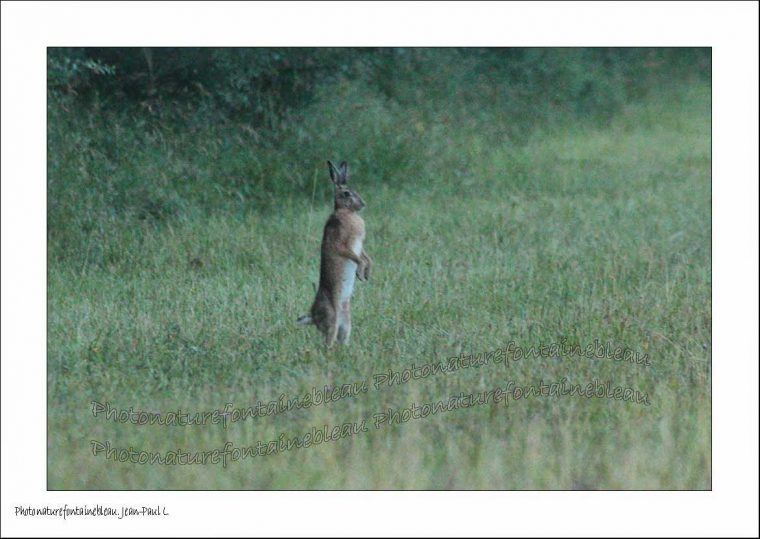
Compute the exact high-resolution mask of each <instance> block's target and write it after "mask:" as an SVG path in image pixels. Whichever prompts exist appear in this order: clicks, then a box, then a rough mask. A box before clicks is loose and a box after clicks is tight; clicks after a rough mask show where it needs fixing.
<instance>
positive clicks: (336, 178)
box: [327, 161, 344, 185]
mask: <svg viewBox="0 0 760 539" xmlns="http://www.w3.org/2000/svg"><path fill="white" fill-rule="evenodd" d="M327 168H328V169H329V170H330V179H331V180H332V181H333V183H334V184H335V185H338V184H340V183H344V182H341V174H340V171H339V170H338V169H337V168H335V165H333V164H332V161H327Z"/></svg>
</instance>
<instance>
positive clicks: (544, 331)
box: [48, 73, 711, 489]
mask: <svg viewBox="0 0 760 539" xmlns="http://www.w3.org/2000/svg"><path fill="white" fill-rule="evenodd" d="M462 76H463V77H464V76H468V75H467V74H466V73H465V74H464V75H462ZM367 80H368V79H367ZM367 80H365V79H361V78H351V77H338V78H337V79H335V80H332V81H330V82H329V83H327V84H324V85H321V86H319V87H317V88H316V89H315V91H314V93H313V95H312V97H311V98H310V101H309V103H307V104H305V105H304V106H303V107H300V108H298V109H293V110H291V111H290V112H288V113H287V114H286V115H285V116H282V117H280V118H279V120H277V121H278V122H280V123H279V124H278V125H277V126H276V128H275V127H271V126H270V127H262V125H260V124H256V123H255V122H247V121H246V120H245V119H241V118H239V117H237V118H236V117H235V116H234V115H233V116H229V115H220V116H218V117H214V116H213V115H212V110H211V109H196V108H194V107H193V106H190V105H186V106H185V108H182V106H181V105H179V104H175V105H172V106H171V107H170V109H169V110H162V111H161V110H159V111H156V110H143V111H140V110H139V109H135V108H129V107H126V108H124V109H123V110H118V109H114V108H113V107H111V106H109V105H107V104H103V103H100V104H99V103H98V102H97V100H95V101H92V102H89V103H88V106H87V107H83V106H82V105H81V104H80V103H78V102H76V101H75V100H70V99H69V98H62V99H61V100H60V101H58V100H55V101H51V106H50V108H49V156H48V158H49V179H48V182H49V191H48V193H49V196H48V206H49V238H48V252H49V260H48V262H49V266H48V303H49V304H48V311H49V327H48V396H49V417H48V434H49V447H48V450H49V453H48V466H49V468H48V482H49V487H50V488H53V489H91V488H97V489H142V488H150V489H278V488H290V489H294V488H322V489H333V488H360V489H365V488H366V489H369V488H381V489H383V488H385V489H420V488H422V489H429V488H433V489H443V488H476V489H525V488H538V489H579V488H580V489H596V488H607V489H609V488H612V489H649V488H654V489H706V488H710V486H711V469H710V456H711V448H710V421H711V418H710V379H711V363H710V362H711V355H710V350H711V333H710V331H711V330H710V326H711V318H710V316H711V314H710V313H711V306H710V287H711V275H710V91H709V85H708V84H707V83H706V82H703V81H700V80H687V81H681V82H678V83H673V84H672V85H671V86H670V87H667V88H655V89H653V90H651V91H650V92H649V93H648V95H646V96H639V98H637V99H626V100H623V101H621V102H620V103H619V106H618V107H616V109H615V110H614V112H613V111H610V112H609V114H606V113H603V111H602V112H600V114H601V116H597V115H595V114H590V115H589V116H591V117H585V116H584V115H583V114H580V115H578V112H577V111H575V112H572V113H568V115H564V114H563V113H562V112H561V111H554V112H553V113H552V114H548V113H547V116H546V118H544V119H543V120H542V121H541V122H539V123H537V124H536V125H529V124H530V122H529V121H528V122H527V123H526V120H525V119H516V120H515V124H517V125H519V126H521V127H520V128H519V129H517V128H510V124H511V117H507V116H505V114H506V112H505V111H507V110H508V107H498V106H496V105H493V106H491V107H489V106H487V105H484V104H483V102H478V103H477V104H471V106H470V108H468V107H467V105H466V102H462V103H461V105H462V107H460V108H454V107H452V106H451V103H450V102H447V101H446V100H445V97H446V96H449V95H451V94H452V91H449V89H446V88H439V89H437V91H439V92H440V93H439V94H435V93H434V92H433V93H431V95H437V97H436V98H435V99H434V100H432V101H431V102H429V103H426V102H425V100H424V99H421V98H420V97H419V96H416V97H415V96H414V95H413V94H414V92H417V91H424V85H421V88H422V89H419V90H418V89H415V88H413V87H412V86H409V85H401V84H400V83H399V84H398V88H392V87H388V88H382V87H380V89H378V87H377V86H373V85H372V84H371V80H370V82H368V81H367ZM398 80H403V73H400V74H398ZM459 82H461V81H459ZM452 84H453V85H455V86H458V87H461V84H459V83H458V82H457V80H456V79H455V80H454V81H453V82H452ZM476 87H477V85H475V86H471V87H469V88H471V89H472V88H476ZM432 90H435V89H431V92H432ZM454 93H455V92H454ZM452 99H453V98H452ZM486 101H487V100H486ZM480 105H483V106H482V107H481V106H480ZM147 106H148V105H146V107H147ZM150 106H154V104H150ZM579 106H580V105H579ZM536 110H538V109H536ZM599 110H600V109H595V111H597V112H599ZM209 118H214V119H213V120H209ZM327 158H333V159H347V160H348V161H349V163H350V166H351V171H352V178H353V179H352V183H353V185H354V186H355V187H356V188H357V190H358V191H359V192H360V193H361V194H362V196H363V198H364V199H365V200H366V201H367V203H368V206H367V208H366V210H365V211H364V218H365V220H366V222H367V229H368V235H367V242H366V249H367V251H368V252H369V253H370V255H371V256H372V257H373V259H374V260H375V266H374V268H373V275H372V278H371V280H370V281H369V282H368V283H358V285H357V288H356V291H355V295H354V300H353V321H354V331H353V334H352V343H351V345H350V347H347V348H343V349H340V348H337V349H333V350H329V351H328V350H325V349H324V348H323V347H322V346H321V341H320V338H319V336H318V334H317V332H316V331H314V330H313V329H306V330H304V329H299V328H297V327H296V326H295V325H294V320H295V318H296V317H297V316H298V315H300V314H302V313H303V312H305V311H306V309H307V308H308V306H309V304H310V302H311V300H312V299H313V286H314V283H316V281H317V280H318V267H319V264H318V256H319V242H320V239H321V231H322V230H321V229H322V226H323V224H324V220H325V219H326V217H327V215H328V214H329V212H330V208H331V205H330V194H331V192H330V185H329V179H328V176H327V172H326V168H325V165H324V160H325V159H327ZM597 339H598V340H599V341H600V342H604V343H607V342H610V343H612V345H613V346H626V347H628V348H631V349H634V350H637V351H639V352H640V353H646V354H648V356H649V358H650V361H651V365H649V366H644V365H635V364H629V363H623V362H615V361H611V360H604V359H588V358H583V357H558V358H547V357H541V358H533V359H524V360H521V361H516V362H511V363H510V364H509V367H508V368H505V367H504V366H498V365H488V366H484V367H480V368H470V369H462V370H461V371H458V372H456V373H454V374H438V375H435V376H430V377H427V378H425V379H424V380H413V381H410V382H408V383H406V384H402V385H398V386H394V387H383V388H380V389H378V390H373V389H372V388H371V387H370V391H368V392H367V393H366V394H362V395H357V396H355V397H349V398H346V399H342V400H340V401H338V402H335V403H332V404H326V405H321V406H315V407H311V408H308V409H303V410H297V411H291V412H288V413H285V414H281V415H277V416H273V417H266V418H253V419H248V420H246V421H241V422H237V423H234V424H231V425H230V426H229V428H227V429H224V428H222V426H220V425H206V426H187V427H167V426H159V425H152V426H145V425H143V426H139V425H131V424H118V423H115V422H112V421H107V420H105V419H104V418H103V417H102V416H99V417H93V415H92V413H91V404H90V403H91V401H98V402H101V403H105V402H106V401H108V402H110V403H111V405H112V406H116V407H119V408H125V409H128V408H130V407H134V409H135V410H144V411H155V412H162V413H165V412H168V411H174V410H177V409H182V410H187V411H190V412H203V411H210V410H214V409H218V408H223V407H224V405H225V404H226V403H233V404H234V405H235V407H240V408H244V407H247V406H251V405H254V404H255V403H256V402H257V401H269V400H273V399H277V398H279V396H280V395H281V394H283V393H285V394H287V395H289V396H291V397H293V396H297V395H303V394H304V393H306V392H308V391H310V390H311V388H312V387H318V388H321V387H322V386H323V385H325V384H327V383H328V380H330V381H331V382H332V384H333V385H335V386H337V387H340V385H342V384H350V383H353V382H357V381H360V380H369V381H371V380H372V376H373V375H374V374H377V373H382V372H387V371H388V370H389V369H395V370H402V369H405V368H410V367H412V366H413V365H421V364H424V363H428V362H435V361H439V360H444V359H446V358H449V357H452V356H458V355H459V354H461V353H465V354H468V353H470V354H473V353H478V352H486V351H490V350H494V349H496V348H499V347H502V346H506V345H507V344H508V343H509V342H511V341H514V342H515V343H516V344H517V345H519V346H523V347H526V348H527V347H530V346H534V345H539V344H541V343H544V344H548V343H555V342H567V343H578V344H582V345H585V344H588V343H592V342H593V341H594V340H597ZM562 377H567V378H568V380H569V381H570V382H572V383H581V384H586V383H588V382H589V381H591V380H593V379H595V378H596V379H599V380H603V381H606V380H610V381H612V382H613V384H614V385H620V386H626V387H634V388H637V389H639V390H641V391H643V392H646V393H647V394H648V395H649V399H650V401H651V406H642V405H636V404H632V403H624V402H616V401H610V400H607V399H598V398H592V399H581V398H578V397H562V398H548V397H546V398H545V397H535V398H529V399H525V400H521V401H515V402H511V403H510V405H509V406H508V407H505V406H483V407H477V408H472V409H466V410H458V411H453V412H448V413H445V414H438V415H435V416H430V417H427V418H425V419H420V420H415V421H409V422H407V423H404V424H402V425H394V426H388V427H385V428H382V429H377V430H376V429H374V428H371V429H370V431H369V432H366V433H360V434H357V435H356V436H352V437H350V438H346V439H344V440H340V441H337V442H331V443H326V444H321V445H319V446H315V447H311V448H307V449H299V450H291V451H287V452H283V453H281V454H279V455H270V456H264V457H257V458H256V459H253V460H248V461H242V462H238V463H233V464H230V465H229V466H228V467H226V468H223V467H221V466H218V465H217V466H215V465H207V466H179V465H178V466H158V465H137V464H130V463H119V462H113V461H109V460H106V459H104V458H103V457H102V455H101V456H98V457H95V456H93V455H92V453H91V452H90V441H91V440H98V441H102V442H105V441H109V442H110V443H111V444H112V446H114V447H119V448H129V447H130V446H131V447H134V448H135V449H136V450H148V451H171V450H176V449H177V448H183V449H186V450H188V451H191V452H194V451H207V450H212V449H216V448H220V447H222V446H223V445H224V443H225V442H226V441H230V442H232V443H233V444H234V445H235V446H238V447H240V446H248V445H255V443H256V441H259V440H261V441H268V440H274V439H277V438H278V437H279V436H280V434H281V433H285V434H286V435H287V436H289V437H291V436H296V435H300V434H303V433H304V432H307V431H309V430H310V429H311V427H312V426H316V427H321V426H322V425H330V426H332V425H336V424H342V423H346V422H354V421H360V420H361V419H362V418H372V416H373V414H375V413H380V412H384V411H386V410H387V409H388V408H396V409H400V408H405V407H408V406H410V405H411V404H412V403H415V402H416V403H420V404H422V403H425V402H431V401H436V400H440V399H447V398H449V397H450V396H451V395H455V394H459V393H460V392H464V393H474V392H478V391H484V390H488V389H493V388H495V387H504V386H505V384H506V383H507V382H508V381H510V380H512V381H514V382H515V383H517V384H519V385H529V384H538V383H539V382H540V381H541V380H543V381H544V382H550V381H554V380H558V379H561V378H562ZM370 386H371V382H370ZM368 423H370V424H371V419H370V421H368Z"/></svg>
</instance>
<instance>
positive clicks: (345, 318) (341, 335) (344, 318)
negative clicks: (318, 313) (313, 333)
mask: <svg viewBox="0 0 760 539" xmlns="http://www.w3.org/2000/svg"><path fill="white" fill-rule="evenodd" d="M350 338H351V305H350V304H349V302H348V301H345V302H343V303H342V304H341V305H340V314H338V342H339V343H341V344H348V341H349V339H350Z"/></svg>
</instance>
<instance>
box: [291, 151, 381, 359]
mask: <svg viewBox="0 0 760 539" xmlns="http://www.w3.org/2000/svg"><path fill="white" fill-rule="evenodd" d="M327 165H328V167H329V169H330V177H331V178H332V180H333V183H334V184H335V206H334V211H333V213H332V214H331V215H330V217H329V218H328V219H327V222H326V223H325V229H324V233H323V235H322V260H321V264H320V270H319V289H318V290H317V296H316V298H315V299H314V303H313V304H312V306H311V313H310V316H302V317H301V318H299V319H298V321H299V323H300V324H309V323H313V324H314V325H316V326H317V329H319V331H320V332H322V335H324V338H325V344H326V345H327V346H328V347H330V346H332V345H333V343H335V341H336V340H337V341H338V342H339V343H341V344H344V343H345V344H347V343H348V340H349V338H350V336H351V293H352V291H353V284H354V283H353V281H354V279H355V278H358V279H359V280H360V281H366V280H367V279H368V278H369V273H370V268H371V267H372V260H371V259H370V257H369V256H368V255H367V253H366V252H365V251H364V249H363V242H364V235H365V230H364V220H363V219H362V218H361V217H360V216H359V213H358V212H359V211H360V210H361V209H362V208H363V207H364V206H365V204H364V201H363V200H362V198H361V197H360V196H359V194H358V193H357V192H356V191H354V190H353V189H351V188H350V187H348V166H347V165H346V162H345V161H344V162H343V163H341V164H340V167H338V168H335V166H334V165H333V164H332V163H331V162H330V161H328V162H327ZM354 266H355V271H354V269H353V268H354ZM354 274H355V277H354Z"/></svg>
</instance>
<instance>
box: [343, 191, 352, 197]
mask: <svg viewBox="0 0 760 539" xmlns="http://www.w3.org/2000/svg"><path fill="white" fill-rule="evenodd" d="M343 196H344V197H346V198H348V197H350V196H351V191H343Z"/></svg>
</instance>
